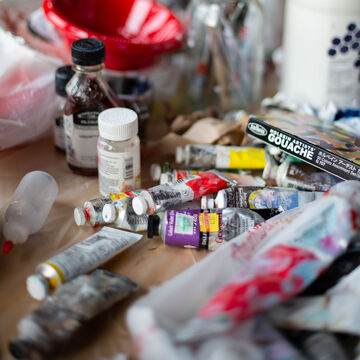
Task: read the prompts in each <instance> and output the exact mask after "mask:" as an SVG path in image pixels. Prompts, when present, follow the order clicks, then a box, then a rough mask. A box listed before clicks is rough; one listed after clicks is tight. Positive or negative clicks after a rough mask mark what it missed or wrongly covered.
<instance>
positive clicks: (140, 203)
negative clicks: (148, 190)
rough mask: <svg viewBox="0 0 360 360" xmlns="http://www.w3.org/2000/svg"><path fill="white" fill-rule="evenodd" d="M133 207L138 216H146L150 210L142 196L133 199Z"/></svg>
mask: <svg viewBox="0 0 360 360" xmlns="http://www.w3.org/2000/svg"><path fill="white" fill-rule="evenodd" d="M132 207H133V210H134V212H135V214H136V215H145V214H146V212H147V211H148V208H149V206H148V203H147V201H146V200H145V199H144V198H142V197H141V196H137V197H135V198H134V199H133V201H132Z"/></svg>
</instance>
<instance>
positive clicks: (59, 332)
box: [9, 270, 139, 359]
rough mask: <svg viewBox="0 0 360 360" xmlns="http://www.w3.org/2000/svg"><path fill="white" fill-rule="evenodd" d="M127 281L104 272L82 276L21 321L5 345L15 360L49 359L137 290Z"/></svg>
mask: <svg viewBox="0 0 360 360" xmlns="http://www.w3.org/2000/svg"><path fill="white" fill-rule="evenodd" d="M138 288H139V287H138V285H137V284H135V283H134V282H132V281H131V280H130V279H128V278H126V277H124V276H121V275H117V274H114V273H111V272H109V271H106V270H96V271H94V272H93V273H92V274H90V275H82V276H79V277H77V278H76V279H73V280H72V281H70V282H69V283H67V284H65V285H64V286H62V287H61V288H59V289H58V290H57V291H56V292H55V293H54V294H53V295H52V296H50V297H48V298H47V299H46V300H45V301H44V303H43V304H42V305H41V306H40V307H39V308H37V309H36V310H35V311H33V312H32V313H31V314H30V315H28V316H26V317H25V318H23V319H22V320H21V321H20V323H19V325H18V329H19V336H18V337H16V338H14V339H12V340H11V341H10V343H9V350H10V352H11V353H12V355H13V356H14V357H15V358H17V359H39V358H43V359H50V358H51V357H50V356H49V355H50V354H51V353H53V352H54V351H55V350H57V349H58V348H59V346H63V344H64V343H65V342H66V341H67V340H69V339H70V338H71V336H72V335H73V334H74V333H75V332H76V331H77V330H78V329H79V328H81V327H82V326H83V324H84V323H86V322H87V321H89V320H90V319H92V318H93V317H95V316H96V315H98V314H99V313H101V312H103V311H105V310H107V309H109V308H110V307H111V306H113V305H114V304H115V303H117V302H118V301H120V300H122V299H124V298H126V297H128V296H129V295H131V294H132V293H133V292H135V291H136V290H138Z"/></svg>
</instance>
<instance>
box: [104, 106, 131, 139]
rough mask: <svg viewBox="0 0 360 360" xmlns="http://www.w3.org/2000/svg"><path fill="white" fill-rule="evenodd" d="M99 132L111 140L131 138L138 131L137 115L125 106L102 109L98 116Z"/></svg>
mask: <svg viewBox="0 0 360 360" xmlns="http://www.w3.org/2000/svg"><path fill="white" fill-rule="evenodd" d="M98 123H99V134H100V136H101V137H103V138H104V139H107V140H112V141H122V140H127V139H131V138H133V137H134V136H136V135H137V133H138V116H137V114H136V112H135V111H133V110H131V109H127V108H111V109H107V110H104V111H102V112H101V113H100V114H99V118H98Z"/></svg>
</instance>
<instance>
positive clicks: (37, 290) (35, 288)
mask: <svg viewBox="0 0 360 360" xmlns="http://www.w3.org/2000/svg"><path fill="white" fill-rule="evenodd" d="M26 288H27V291H28V292H29V294H30V295H31V296H32V297H33V298H34V299H36V300H39V301H40V300H44V299H45V298H46V295H47V294H48V293H49V284H48V282H47V281H46V280H45V279H44V278H43V277H42V276H40V275H30V276H29V277H28V278H27V279H26Z"/></svg>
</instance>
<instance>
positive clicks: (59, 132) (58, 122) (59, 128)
mask: <svg viewBox="0 0 360 360" xmlns="http://www.w3.org/2000/svg"><path fill="white" fill-rule="evenodd" d="M54 143H55V146H56V147H57V148H59V149H61V150H64V151H65V133H64V116H63V115H61V116H59V117H57V118H56V119H55V124H54Z"/></svg>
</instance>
